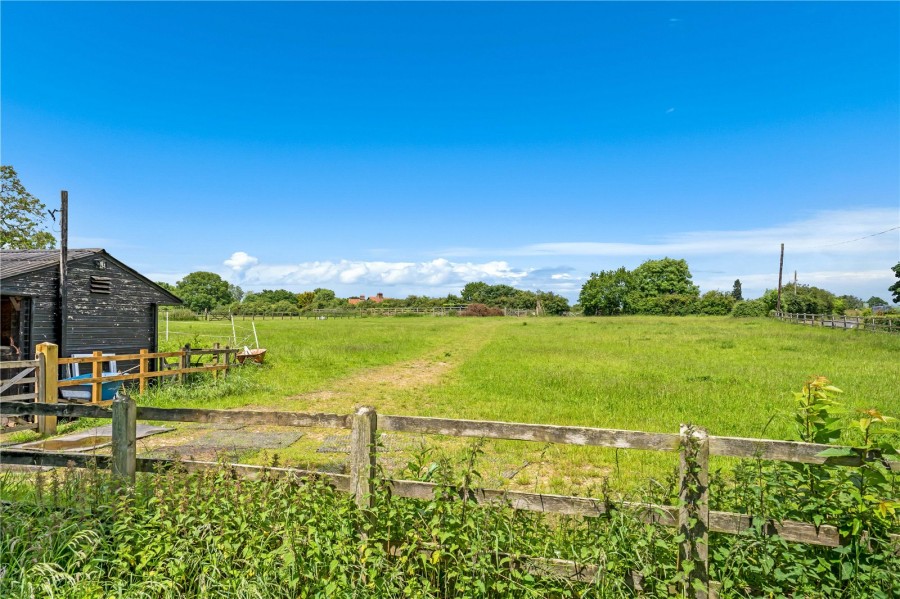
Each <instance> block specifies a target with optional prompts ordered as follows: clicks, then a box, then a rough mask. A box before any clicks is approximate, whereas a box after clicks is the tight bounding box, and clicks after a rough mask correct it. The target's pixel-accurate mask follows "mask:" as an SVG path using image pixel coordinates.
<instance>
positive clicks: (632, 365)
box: [141, 317, 900, 492]
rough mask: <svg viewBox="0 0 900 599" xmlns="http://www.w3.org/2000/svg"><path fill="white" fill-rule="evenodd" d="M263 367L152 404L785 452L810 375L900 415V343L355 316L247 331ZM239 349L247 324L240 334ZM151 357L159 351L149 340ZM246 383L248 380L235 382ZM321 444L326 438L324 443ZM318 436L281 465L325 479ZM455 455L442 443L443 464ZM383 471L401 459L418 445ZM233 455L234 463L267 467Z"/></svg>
mask: <svg viewBox="0 0 900 599" xmlns="http://www.w3.org/2000/svg"><path fill="white" fill-rule="evenodd" d="M256 324H257V330H258V333H259V337H260V343H261V345H263V346H264V347H267V348H268V349H269V354H268V357H267V365H266V366H265V367H263V368H260V369H258V370H257V371H253V372H250V373H247V374H244V375H240V376H237V377H231V382H230V383H228V384H225V385H219V386H218V387H215V388H205V389H202V390H201V389H197V388H187V389H185V390H184V391H179V390H172V389H170V390H168V391H164V392H163V393H160V394H155V395H153V394H151V395H149V396H148V397H146V398H143V399H142V400H141V401H143V402H145V403H152V404H154V405H160V406H167V407H175V406H192V407H208V408H235V407H247V406H252V407H255V408H262V409H279V410H296V411H314V412H340V413H348V412H349V411H351V410H352V409H353V408H354V407H355V406H359V405H372V406H375V407H376V408H377V410H378V411H379V412H382V413H391V414H404V415H421V416H443V417H453V418H471V419H486V420H506V421H517V422H535V423H544V424H577V425H588V426H598V427H611V428H627V429H637V430H647V431H665V432H677V431H678V427H679V423H681V422H691V423H695V424H698V425H701V426H704V427H706V428H707V429H708V430H709V431H710V433H712V434H717V435H735V436H748V437H769V438H784V439H796V438H797V437H796V434H795V433H794V430H793V425H792V423H791V410H792V407H793V397H792V391H796V390H798V389H799V388H800V386H801V385H802V382H803V380H804V379H806V378H807V377H809V376H811V375H824V376H827V377H828V378H830V379H831V380H832V381H833V382H834V384H835V385H837V386H838V387H840V388H842V389H844V391H845V393H844V395H843V396H842V400H843V401H844V402H845V403H846V404H847V406H848V407H849V408H851V409H857V408H869V407H877V408H879V409H881V410H882V411H884V412H886V413H888V414H894V415H900V397H898V395H897V392H896V389H897V381H900V360H898V359H897V357H898V356H900V336H889V335H885V334H872V333H865V332H859V331H840V330H838V331H835V330H823V329H814V328H809V327H804V326H797V325H789V324H785V323H781V322H776V321H771V320H763V319H733V318H710V317H706V318H651V317H632V318H605V319H604V318H577V319H574V318H573V319H563V318H544V319H528V320H518V319H512V318H506V319H504V318H489V319H462V318H432V317H426V318H369V319H347V320H334V319H332V320H325V321H319V320H284V321H282V320H275V321H262V322H257V323H256ZM237 325H238V329H239V330H238V338H239V340H240V339H242V338H243V339H246V336H247V334H248V333H249V323H248V322H241V321H238V323H237ZM171 329H172V331H173V332H172V333H171V334H170V340H169V342H168V347H172V346H174V345H181V344H183V343H186V342H189V343H191V344H192V345H193V346H195V347H196V346H200V345H202V346H207V347H208V346H209V345H210V344H211V343H213V342H217V341H218V342H221V343H223V344H225V343H228V339H229V338H230V336H231V324H230V323H228V322H223V321H219V322H178V323H172V325H171ZM163 344H165V343H164V342H163ZM245 370H247V369H245ZM332 433H333V431H332ZM328 434H329V433H328V432H327V431H309V432H308V434H306V435H305V436H304V437H303V438H302V439H301V440H299V441H298V442H297V443H295V444H294V445H292V446H291V447H289V448H286V449H283V450H279V452H278V453H279V456H280V458H281V459H282V460H285V461H287V462H288V463H293V464H298V465H303V466H313V467H323V466H324V467H335V465H336V464H337V463H338V462H339V461H340V460H344V459H345V457H344V456H339V455H337V456H336V455H334V454H323V453H320V452H319V451H318V449H319V448H320V447H321V446H322V442H323V439H325V438H326V437H327V435H328ZM463 443H465V442H463V441H461V440H444V441H443V442H442V443H441V445H442V446H443V447H444V448H446V449H448V450H449V451H453V450H454V448H459V447H461V446H462V444H463ZM394 445H395V446H396V447H399V448H400V449H399V450H398V451H397V452H395V453H396V455H390V456H388V457H387V459H386V460H385V463H386V464H387V465H388V466H390V465H391V464H392V463H399V462H402V461H403V460H404V459H405V457H406V456H407V455H408V454H409V453H410V452H412V451H414V450H415V447H416V446H417V444H416V443H414V442H413V440H409V441H408V442H407V441H404V442H400V441H398V442H396V443H394ZM487 449H488V451H487V455H488V456H489V457H487V458H486V463H485V464H484V465H483V466H482V468H481V472H482V474H483V475H484V476H485V478H486V479H488V481H489V482H490V483H491V484H493V485H498V484H500V485H503V484H509V485H511V486H513V487H519V488H534V489H539V490H544V491H546V490H551V491H563V490H566V491H572V490H573V487H574V488H575V489H574V490H575V491H576V492H577V491H579V490H582V491H586V489H585V488H584V487H585V486H590V485H593V484H596V483H597V482H598V481H599V480H600V478H602V477H604V476H609V477H610V478H611V479H612V480H613V481H614V482H616V481H618V482H622V483H634V482H636V481H640V480H644V479H645V478H646V476H654V477H660V476H662V474H663V473H664V472H665V471H666V470H667V468H668V467H669V466H671V465H672V464H674V456H672V455H648V454H646V453H643V452H633V451H631V452H614V451H611V450H602V449H596V448H581V447H561V446H549V447H545V446H540V444H534V443H531V444H529V443H519V442H494V443H490V444H489V445H488V448H487ZM268 457H269V456H267V455H266V454H257V455H252V454H251V455H247V456H246V458H247V459H246V460H243V461H254V460H256V461H260V460H264V459H268Z"/></svg>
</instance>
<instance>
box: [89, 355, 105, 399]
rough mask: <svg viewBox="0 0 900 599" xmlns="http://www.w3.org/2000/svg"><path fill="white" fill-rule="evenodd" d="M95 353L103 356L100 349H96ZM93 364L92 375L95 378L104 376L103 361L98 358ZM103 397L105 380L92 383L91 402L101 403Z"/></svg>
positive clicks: (98, 356)
mask: <svg viewBox="0 0 900 599" xmlns="http://www.w3.org/2000/svg"><path fill="white" fill-rule="evenodd" d="M93 355H94V357H95V358H101V357H103V352H102V351H99V350H98V351H95V352H94V354H93ZM92 366H93V369H92V371H91V372H92V374H91V376H92V377H93V378H95V379H96V378H100V377H102V376H103V362H101V361H100V360H97V361H96V362H94V363H93V364H92ZM102 399H103V381H98V382H96V383H91V403H99V402H100V401H101V400H102Z"/></svg>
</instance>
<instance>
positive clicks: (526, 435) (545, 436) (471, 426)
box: [378, 414, 679, 451]
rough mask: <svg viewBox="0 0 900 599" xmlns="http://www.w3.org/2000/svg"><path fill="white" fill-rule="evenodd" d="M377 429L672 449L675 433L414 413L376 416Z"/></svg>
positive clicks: (617, 446) (626, 447)
mask: <svg viewBox="0 0 900 599" xmlns="http://www.w3.org/2000/svg"><path fill="white" fill-rule="evenodd" d="M378 428H379V429H380V430H383V431H395V432H403V433H425V434H435V435H450V436H454V437H477V438H486V439H511V440H519V441H542V442H548V443H563V444H567V445H593V446H598V447H614V448H618V449H645V450H651V451H676V450H677V449H678V440H679V436H678V435H676V434H672V433H646V432H643V431H628V430H617V429H604V428H589V427H583V426H555V425H548V424H519V423H510V422H491V421H486V420H454V419H449V418H423V417H418V416H389V415H382V414H379V415H378Z"/></svg>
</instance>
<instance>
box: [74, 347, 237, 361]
mask: <svg viewBox="0 0 900 599" xmlns="http://www.w3.org/2000/svg"><path fill="white" fill-rule="evenodd" d="M222 351H225V350H222ZM229 351H235V352H236V351H238V350H229ZM191 353H192V354H195V353H196V354H199V353H204V352H201V351H200V350H196V351H195V350H191ZM183 354H184V352H180V351H167V352H157V353H146V354H109V355H106V356H84V357H81V358H60V359H59V363H60V364H93V363H94V362H130V361H133V360H140V359H142V358H150V359H153V358H178V357H180V356H182V355H183Z"/></svg>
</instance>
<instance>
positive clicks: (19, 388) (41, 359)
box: [0, 343, 240, 435]
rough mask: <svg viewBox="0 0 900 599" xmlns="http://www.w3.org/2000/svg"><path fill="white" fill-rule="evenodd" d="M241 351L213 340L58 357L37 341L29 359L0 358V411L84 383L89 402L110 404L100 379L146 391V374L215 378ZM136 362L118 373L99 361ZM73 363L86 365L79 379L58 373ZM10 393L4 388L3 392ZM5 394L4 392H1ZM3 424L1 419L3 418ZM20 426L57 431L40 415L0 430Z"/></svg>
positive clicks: (48, 399)
mask: <svg viewBox="0 0 900 599" xmlns="http://www.w3.org/2000/svg"><path fill="white" fill-rule="evenodd" d="M239 352H240V350H238V349H235V348H230V347H225V348H220V347H219V344H215V346H214V347H212V348H192V347H191V346H190V345H185V346H184V347H183V348H182V349H180V350H178V351H173V352H150V351H148V350H145V349H142V350H140V352H139V353H137V354H104V353H103V352H100V351H95V352H93V354H92V355H91V356H85V357H77V358H75V357H69V358H60V357H59V348H58V346H57V345H55V344H53V343H41V344H38V346H37V347H36V348H35V359H34V360H17V361H8V362H2V363H0V412H2V415H0V416H2V418H3V419H4V420H5V419H6V418H8V417H9V415H8V414H7V413H6V412H7V411H6V410H5V409H2V408H3V407H4V406H5V405H6V404H8V403H10V402H21V401H31V402H36V403H47V404H53V403H57V402H58V401H59V397H58V395H59V390H60V389H67V388H71V387H80V386H89V387H90V399H89V400H88V401H89V403H90V404H93V405H110V404H111V403H112V400H103V398H102V397H103V385H104V383H114V382H117V381H124V382H128V381H137V385H138V392H139V393H141V394H143V393H144V392H145V391H146V390H147V384H148V381H150V380H151V379H163V378H168V379H172V380H177V381H178V382H183V381H184V376H185V375H186V374H195V373H204V372H208V373H210V374H212V376H213V377H214V378H218V377H219V376H220V374H221V376H227V375H228V369H229V368H231V367H233V366H234V365H235V364H236V363H237V357H236V356H237V354H238V353H239ZM113 361H115V362H136V363H137V365H136V366H135V367H134V368H131V369H129V370H137V372H125V373H123V374H110V373H107V374H106V375H105V376H104V373H103V364H104V363H107V362H113ZM73 365H79V366H80V365H85V366H86V367H90V376H89V377H85V378H79V379H74V380H73V379H72V377H67V376H63V377H60V371H61V370H62V371H66V370H67V369H68V368H70V367H71V366H73ZM10 391H11V392H12V393H8V392H10ZM4 393H6V395H3V394H4ZM3 424H6V423H5V422H3ZM22 430H37V431H38V432H39V433H41V434H42V435H52V434H55V433H56V417H55V416H52V415H46V416H39V417H38V418H37V421H36V422H34V423H24V424H18V425H15V426H2V427H0V435H5V434H8V433H14V432H18V431H22Z"/></svg>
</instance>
